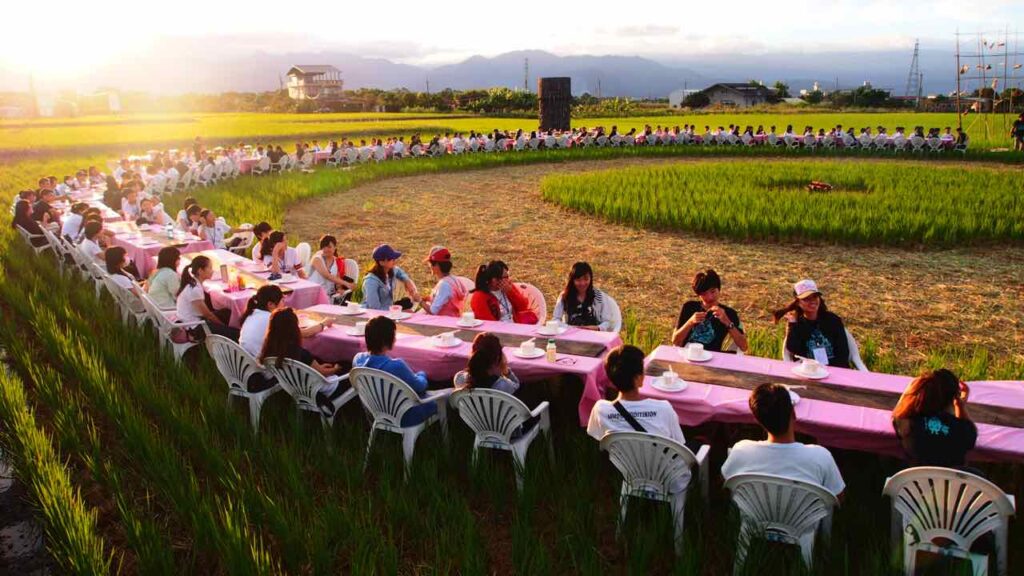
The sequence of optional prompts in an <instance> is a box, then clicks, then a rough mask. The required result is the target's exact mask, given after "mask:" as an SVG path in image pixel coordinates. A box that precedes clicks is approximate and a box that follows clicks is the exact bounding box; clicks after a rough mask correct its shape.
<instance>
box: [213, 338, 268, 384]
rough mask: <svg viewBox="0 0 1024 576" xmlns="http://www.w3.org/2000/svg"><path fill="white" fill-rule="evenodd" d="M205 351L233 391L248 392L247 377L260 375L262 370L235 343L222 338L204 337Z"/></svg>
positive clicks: (253, 359) (257, 363)
mask: <svg viewBox="0 0 1024 576" xmlns="http://www.w3.org/2000/svg"><path fill="white" fill-rule="evenodd" d="M206 350H207V351H208V352H209V353H210V356H212V357H213V361H214V362H215V363H216V364H217V370H218V371H219V372H220V375H221V376H223V377H224V380H226V381H227V383H228V386H229V387H230V388H232V389H234V390H239V391H241V392H248V382H249V377H250V376H252V375H253V374H260V373H262V372H263V368H262V367H261V366H260V364H259V362H257V361H256V359H255V358H253V357H252V356H251V355H250V354H249V353H248V352H246V351H245V349H244V348H242V347H241V346H239V345H238V343H237V342H235V341H234V340H231V339H229V338H225V337H224V336H218V335H216V334H211V335H209V336H207V337H206Z"/></svg>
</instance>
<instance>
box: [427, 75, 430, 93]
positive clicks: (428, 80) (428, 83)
mask: <svg viewBox="0 0 1024 576" xmlns="http://www.w3.org/2000/svg"><path fill="white" fill-rule="evenodd" d="M427 94H430V76H427Z"/></svg>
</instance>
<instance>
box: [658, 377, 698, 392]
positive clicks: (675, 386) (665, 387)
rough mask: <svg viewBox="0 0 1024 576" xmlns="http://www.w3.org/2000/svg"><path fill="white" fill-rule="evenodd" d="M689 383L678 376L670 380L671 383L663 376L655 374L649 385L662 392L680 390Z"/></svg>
mask: <svg viewBox="0 0 1024 576" xmlns="http://www.w3.org/2000/svg"><path fill="white" fill-rule="evenodd" d="M689 385H690V384H689V383H688V382H687V381H686V380H683V379H682V378H679V377H678V376H677V377H676V378H675V379H674V380H673V381H672V383H667V382H665V377H664V376H657V377H655V378H654V381H653V382H651V386H652V387H653V388H655V389H657V390H661V391H662V392H682V391H683V390H686V388H687V387H689Z"/></svg>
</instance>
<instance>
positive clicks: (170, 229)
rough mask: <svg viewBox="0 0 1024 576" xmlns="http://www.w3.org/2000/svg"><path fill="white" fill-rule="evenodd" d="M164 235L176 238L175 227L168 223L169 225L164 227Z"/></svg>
mask: <svg viewBox="0 0 1024 576" xmlns="http://www.w3.org/2000/svg"><path fill="white" fill-rule="evenodd" d="M164 234H167V237H168V238H174V225H172V224H171V223H170V222H168V223H167V225H166V226H164Z"/></svg>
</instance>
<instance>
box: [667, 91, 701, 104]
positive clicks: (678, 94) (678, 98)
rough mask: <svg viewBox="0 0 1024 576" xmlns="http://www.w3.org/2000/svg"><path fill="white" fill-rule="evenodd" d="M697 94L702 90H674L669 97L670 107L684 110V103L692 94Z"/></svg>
mask: <svg viewBox="0 0 1024 576" xmlns="http://www.w3.org/2000/svg"><path fill="white" fill-rule="evenodd" d="M697 92H700V90H686V89H683V88H680V89H678V90H673V91H672V92H670V93H669V95H668V107H669V108H682V107H683V101H684V100H686V97H687V96H689V95H690V94H695V93H697Z"/></svg>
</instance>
